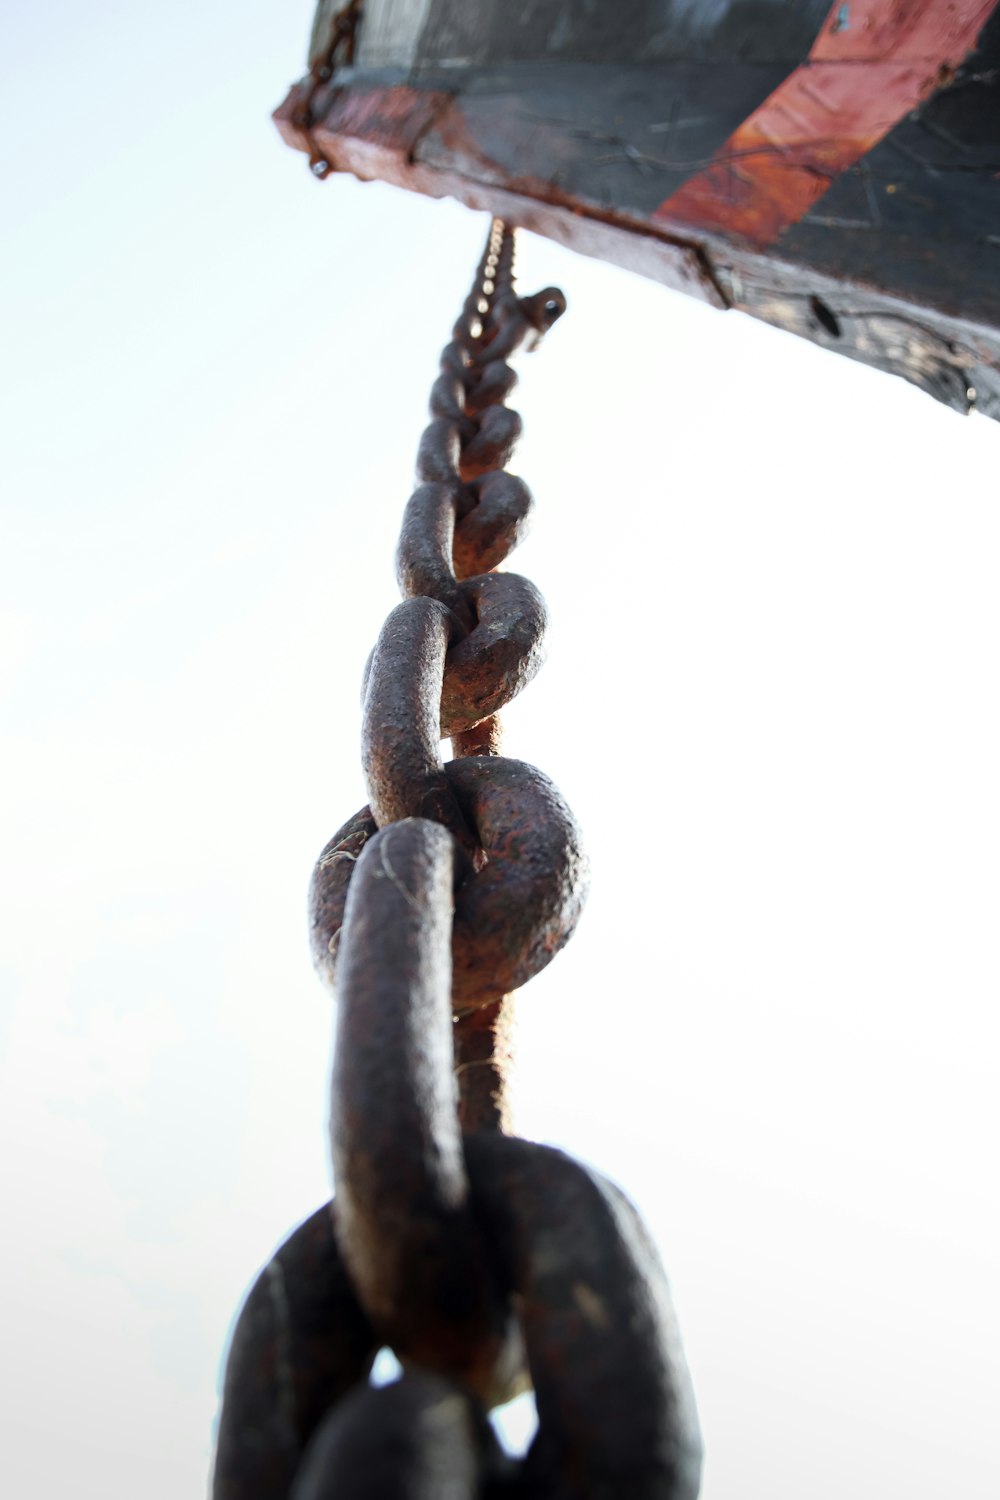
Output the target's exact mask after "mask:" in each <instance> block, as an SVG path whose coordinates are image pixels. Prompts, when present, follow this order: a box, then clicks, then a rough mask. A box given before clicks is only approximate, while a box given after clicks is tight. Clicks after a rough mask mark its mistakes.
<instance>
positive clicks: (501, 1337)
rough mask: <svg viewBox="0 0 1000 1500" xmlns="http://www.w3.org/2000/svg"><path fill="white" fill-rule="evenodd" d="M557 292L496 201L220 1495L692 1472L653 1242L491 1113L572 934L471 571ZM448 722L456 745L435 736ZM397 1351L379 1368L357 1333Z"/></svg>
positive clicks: (498, 545) (498, 581)
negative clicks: (533, 1427) (508, 746)
mask: <svg viewBox="0 0 1000 1500" xmlns="http://www.w3.org/2000/svg"><path fill="white" fill-rule="evenodd" d="M564 309H565V299H564V298H563V295H562V293H561V292H559V291H557V290H556V289H555V288H551V287H550V288H546V289H545V290H544V291H542V292H539V293H538V294H537V295H535V296H533V297H519V296H518V295H517V293H516V291H515V287H514V232H513V230H512V229H510V228H508V227H507V226H505V225H504V224H502V223H501V222H500V221H494V223H493V225H492V227H491V230H490V235H489V239H488V241H487V245H486V249H485V251H484V253H483V257H482V259H481V261H480V263H479V267H478V269H477V272H476V277H475V281H474V283H473V286H472V290H471V291H470V294H469V296H468V298H467V299H466V302H465V304H464V306H463V309H462V312H461V315H460V317H459V319H458V321H457V322H456V324H455V326H454V329H453V331H452V337H451V340H450V342H449V343H448V344H447V346H446V347H445V349H444V351H443V354H442V356H441V373H440V374H439V376H438V378H437V379H436V380H435V382H434V385H433V388H432V391H431V401H430V409H431V420H430V423H429V425H428V426H427V428H426V429H425V431H424V434H423V437H422V439H421V442H420V449H419V454H418V460H417V478H418V481H419V484H418V488H417V489H416V491H415V492H414V494H413V495H412V496H411V498H410V500H409V503H408V504H407V507H406V512H405V515H404V519H403V525H402V530H401V534H400V539H399V546H398V550H397V576H398V580H399V584H400V589H401V592H402V594H403V602H402V603H401V604H399V605H397V606H396V608H395V609H393V610H392V612H391V613H390V614H389V616H388V618H387V620H386V621H385V624H384V625H383V628H382V630H381V633H380V635H379V638H378V641H377V643H376V645H375V648H374V650H373V652H372V654H371V656H370V658H369V661H368V664H367V667H366V669H365V674H364V689H363V707H362V725H363V727H362V762H363V767H364V773H365V779H366V783H367V787H368V794H369V805H368V806H367V807H365V808H363V809H362V810H361V811H360V812H359V813H356V814H355V815H354V816H353V817H352V818H351V819H349V820H348V822H347V823H345V824H344V825H343V827H342V828H341V829H340V830H339V831H338V832H337V833H336V834H335V835H334V837H333V838H332V839H331V840H330V842H329V843H328V844H327V845H326V847H325V849H324V850H323V851H322V853H321V855H320V858H319V860H318V862H317V865H316V868H315V871H314V874H313V881H312V887H311V892H310V901H311V920H312V941H313V952H314V957H315V960H316V964H317V967H318V970H319V972H320V974H321V975H322V976H323V977H324V979H325V980H326V981H327V982H328V983H329V984H330V985H331V987H332V988H333V990H334V992H335V995H336V999H337V1010H338V1021H337V1037H336V1049H335V1064H334V1075H333V1086H332V1106H331V1141H332V1152H333V1162H334V1171H335V1178H336V1184H337V1196H336V1199H335V1201H334V1202H333V1203H331V1204H329V1205H327V1207H326V1208H324V1209H322V1210H320V1211H319V1212H318V1213H316V1214H314V1215H313V1216H312V1217H311V1218H310V1219H308V1220H306V1222H305V1223H304V1224H302V1225H300V1226H299V1228H298V1229H296V1230H295V1231H294V1233H293V1234H292V1235H291V1236H290V1237H289V1238H288V1239H287V1240H286V1241H285V1243H284V1244H283V1245H282V1246H281V1248H280V1249H279V1250H278V1251H277V1253H276V1254H275V1255H274V1256H273V1258H272V1259H271V1261H270V1262H269V1263H268V1264H267V1266H266V1267H265V1269H264V1271H263V1272H262V1273H261V1275H260V1277H259V1278H258V1280H257V1282H256V1283H255V1285H254V1287H253V1288H252V1289H251V1291H250V1294H249V1296H248V1298H247V1301H246V1303H245V1305H244V1308H243V1310H242V1312H241V1314H240V1317H239V1319H238V1320H237V1323H236V1327H235V1331H234V1334H233V1338H232V1345H231V1348H230V1352H229V1359H228V1364H227V1370H226V1376H225V1384H224V1392H223V1404H222V1412H221V1418H220V1425H219V1436H218V1449H217V1455H216V1466H215V1479H214V1497H215V1500H334V1497H336V1500H394V1497H405V1500H446V1497H447V1500H465V1497H469V1500H471V1497H474V1496H485V1497H500V1496H508V1495H509V1496H511V1497H514V1500H517V1497H527V1500H532V1497H554V1500H611V1497H612V1496H614V1497H630V1500H693V1497H694V1496H696V1494H697V1491H698V1485H699V1476H700V1466H701V1445H700V1438H699V1432H698V1423H697V1416H696V1413H695V1408H694V1401H693V1397H692V1394H691V1389H690V1384H689V1380H688V1375H687V1369H686V1365H685V1362H684V1357H683V1353H682V1350H681V1346H680V1342H679V1338H678V1335H677V1329H676V1322H675V1319H674V1315H673V1312H672V1308H671V1304H670V1299H669V1294H668V1291H667V1287H666V1283H665V1280H664V1277H663V1273H662V1271H661V1269H660V1266H659V1262H658V1259H657V1256H656V1252H655V1250H654V1248H653V1247H652V1245H651V1243H650V1241H649V1239H648V1237H647V1236H646V1234H645V1231H644V1230H643V1227H642V1225H641V1223H640V1221H639V1219H638V1216H637V1215H636V1213H635V1211H634V1209H633V1208H632V1207H631V1205H630V1204H629V1203H628V1202H627V1200H626V1199H625V1198H624V1197H623V1196H622V1195H621V1193H620V1192H619V1191H618V1190H617V1188H615V1187H614V1186H613V1185H612V1184H610V1183H608V1182H607V1181H605V1180H603V1179H602V1178H600V1177H598V1176H597V1175H596V1174H595V1173H593V1172H591V1171H589V1170H587V1169H585V1168H584V1167H582V1166H581V1165H579V1164H578V1163H577V1162H574V1161H573V1160H572V1159H571V1158H569V1157H568V1156H565V1155H564V1154H562V1153H561V1152H559V1151H555V1150H552V1149H550V1148H547V1147H544V1146H539V1145H533V1144H530V1143H529V1142H527V1141H523V1140H518V1139H517V1138H515V1137H513V1136H511V1135H509V1134H507V1133H506V1130H507V1126H508V1121H507V1113H506V1105H505V1099H504V1084H505V1079H506V1066H507V1034H508V1028H509V1022H510V1006H511V991H513V990H514V989H516V988H517V987H518V986H520V985H522V984H524V983H525V982H526V981H527V980H528V979H530V978H531V977H532V976H533V975H534V974H536V973H538V972H539V970H540V969H542V968H543V967H544V966H545V965H546V964H547V963H548V962H549V960H550V959H551V958H552V957H553V955H554V954H555V953H556V952H557V951H558V950H559V949H560V948H561V947H562V945H563V944H564V943H565V942H566V941H567V939H568V938H569V937H570V935H571V934H572V932H573V929H574V927H575V925H576V921H577V918H578V916H579V913H580V909H581V906H582V903H583V898H584V894H585V887H586V882H587V866H586V860H585V856H584V855H583V852H582V850H581V845H580V839H579V834H578V831H577V828H576V824H575V822H574V820H573V817H572V814H571V813H570V811H569V809H568V808H567V806H566V804H565V803H564V801H563V800H562V798H561V796H560V794H559V792H558V791H557V790H556V788H555V787H554V786H553V784H552V782H551V781H549V779H548V778H547V777H546V776H544V775H543V774H542V773H541V772H540V771H538V770H536V769H535V768H534V767H532V766H529V765H526V764H524V763H523V762H521V761H516V760H511V759H508V758H506V757H504V756H502V755H501V753H500V750H501V744H500V739H501V735H500V725H499V720H498V717H497V714H498V711H499V710H500V709H501V708H502V707H503V705H504V704H505V703H507V702H509V701H510V700H511V698H513V696H514V695H515V694H516V693H517V692H519V691H520V689H521V688H522V687H523V686H524V685H525V684H526V683H527V682H529V681H530V680H531V678H532V677H533V676H534V674H535V672H536V670H537V668H538V666H539V663H540V661H541V653H542V646H543V637H544V633H545V625H546V617H545V605H544V601H543V600H542V597H541V595H540V594H539V593H538V591H537V590H536V589H535V587H534V586H533V585H532V584H531V583H529V582H528V580H527V579H525V578H521V577H519V576H518V575H517V574H513V573H504V572H497V571H496V569H497V568H498V566H499V564H500V563H502V562H503V561H504V559H505V558H506V557H507V555H508V553H509V552H510V551H511V550H512V549H513V548H514V547H515V546H516V545H517V543H518V542H519V540H520V539H521V537H522V536H523V535H524V532H525V529H526V527H527V524H528V520H529V515H530V511H531V508H532V498H531V495H530V493H529V491H528V489H527V487H526V485H525V484H524V483H523V482H522V481H521V480H520V479H518V478H516V477H515V476H514V475H512V474H509V473H508V472H507V471H506V465H507V463H508V461H509V459H510V456H511V453H512V451H513V448H514V445H515V443H516V441H517V437H518V434H519V432H520V428H521V422H520V417H519V416H518V415H517V413H516V412H514V411H513V410H511V409H510V408H509V407H508V406H507V404H506V398H507V396H508V395H509V394H510V392H511V390H512V388H513V386H514V382H515V379H516V377H515V375H514V372H513V370H512V369H511V367H510V365H509V363H508V357H509V356H510V355H512V354H513V353H515V352H516V350H517V349H518V348H519V347H520V346H522V345H524V344H525V343H526V342H531V341H535V340H537V339H538V338H539V337H540V336H541V335H542V334H543V333H544V332H545V331H546V330H547V329H548V328H549V327H550V326H551V325H552V324H553V323H554V322H555V321H556V320H557V318H558V317H560V316H561V314H562V313H563V311H564ZM444 737H450V738H451V742H452V748H453V750H454V756H455V758H454V759H453V760H451V761H449V762H447V763H445V762H444V761H443V760H442V758H441V753H440V743H441V740H442V738H444ZM383 1345H387V1346H389V1347H391V1348H392V1349H393V1350H394V1351H395V1353H396V1354H397V1355H398V1357H399V1359H400V1360H401V1362H402V1365H403V1370H404V1373H403V1376H402V1378H401V1379H400V1380H399V1381H397V1382H396V1383H394V1384H392V1385H389V1386H385V1387H381V1388H375V1387H373V1386H371V1385H370V1384H369V1381H368V1376H369V1372H370V1369H371V1365H372V1361H373V1359H374V1356H375V1354H376V1352H377V1350H378V1349H379V1348H380V1347H381V1346H383ZM529 1385H530V1387H532V1388H533V1389H534V1392H535V1397H536V1403H537V1408H538V1422H539V1426H538V1432H537V1434H536V1437H535V1439H534V1441H533V1443H532V1445H531V1448H530V1450H529V1452H528V1454H527V1456H526V1458H525V1459H524V1460H523V1461H520V1462H515V1461H514V1460H512V1459H510V1458H508V1457H506V1456H505V1455H504V1454H503V1453H502V1452H501V1450H500V1448H499V1445H498V1443H497V1442H496V1439H495V1438H494V1436H493V1433H492V1429H491V1427H490V1424H489V1422H488V1421H487V1419H486V1413H487V1411H488V1410H489V1408H490V1407H491V1406H494V1405H496V1404H498V1403H500V1402H502V1401H505V1400H507V1399H509V1398H510V1397H511V1396H512V1395H514V1394H516V1393H517V1392H518V1391H520V1390H523V1389H526V1388H527V1387H528V1386H529Z"/></svg>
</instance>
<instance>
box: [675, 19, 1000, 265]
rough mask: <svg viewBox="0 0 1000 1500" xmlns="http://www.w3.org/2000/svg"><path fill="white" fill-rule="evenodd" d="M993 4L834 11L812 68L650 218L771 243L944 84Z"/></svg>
mask: <svg viewBox="0 0 1000 1500" xmlns="http://www.w3.org/2000/svg"><path fill="white" fill-rule="evenodd" d="M996 5H997V0H979V3H976V0H970V3H968V4H964V5H963V4H956V3H952V0H864V3H861V0H847V3H836V4H834V6H833V7H832V9H831V10H830V13H829V15H828V16H827V18H826V20H825V21H824V23H823V27H822V30H821V31H820V33H819V36H818V37H817V38H816V42H815V44H814V46H813V48H812V51H811V52H810V54H809V58H808V60H807V61H806V62H805V63H803V64H802V66H801V67H799V68H796V69H795V71H794V72H793V73H790V74H789V76H788V77H787V78H786V79H785V81H784V83H782V84H780V85H779V86H778V88H776V89H775V91H774V93H773V94H771V96H770V97H769V98H768V99H766V100H765V101H764V103H763V104H762V105H761V106H760V108H759V109H757V110H755V111H754V113H753V114H752V115H750V116H749V117H748V118H747V119H746V120H744V122H743V124H742V125H741V126H740V127H739V129H738V130H736V131H735V132H734V134H733V135H731V136H730V137H729V140H728V141H727V142H726V144H725V145H724V146H723V147H722V148H721V149H720V150H719V152H718V153H717V155H716V158H715V160H714V161H713V162H712V164H711V165H710V166H709V167H707V168H706V169H705V170H704V171H703V172H699V173H698V174H697V176H695V177H692V178H691V179H690V180H689V181H688V182H686V183H685V184H684V186H683V187H681V188H679V189H678V190H677V192H676V193H673V194H672V195H671V196H670V197H669V198H668V199H667V200H666V202H665V203H661V205H660V207H659V208H658V209H656V211H655V213H654V214H653V218H654V219H655V220H659V221H661V222H663V223H665V224H671V225H678V226H682V225H683V226H687V227H695V228H698V229H700V230H706V231H709V232H710V231H712V230H719V231H721V232H722V233H725V234H734V235H740V236H742V237H743V238H744V239H747V240H750V241H752V242H753V243H754V244H756V245H761V246H763V245H769V244H771V243H772V242H773V241H774V240H775V239H777V237H778V235H779V234H780V233H781V231H782V230H783V229H787V228H788V226H789V225H791V224H796V223H798V221H799V220H800V219H801V218H802V217H803V215H804V214H806V213H808V211H809V209H811V208H812V207H813V205H814V204H815V203H816V202H817V201H818V200H819V199H820V198H822V196H823V194H824V193H825V192H826V191H827V189H828V188H829V187H830V186H831V185H832V183H833V182H835V181H836V179H837V178H838V177H839V176H840V174H841V173H842V172H843V171H845V169H846V168H848V167H851V166H853V165H854V163H855V162H856V161H858V160H860V158H861V157H862V156H864V155H865V154H866V153H867V152H868V151H870V150H871V149H872V147H873V146H875V145H877V144H878V142H879V141H880V140H882V138H883V137H884V136H885V135H887V134H888V133H889V131H890V130H891V129H892V128H893V126H894V125H896V124H898V123H899V121H900V120H901V119H903V118H904V117H905V116H906V115H908V114H909V113H910V111H911V110H912V109H914V108H915V107H916V105H917V104H919V103H920V101H921V100H922V99H926V98H928V97H929V96H930V95H931V94H933V93H934V92H935V91H936V90H937V89H938V88H940V87H941V86H942V85H943V84H946V83H947V82H948V81H949V77H950V74H951V73H952V72H953V71H954V70H955V69H956V68H957V67H958V66H959V65H960V64H961V63H962V62H963V61H964V59H965V58H966V57H967V56H968V54H969V53H970V52H971V51H972V50H973V48H974V47H975V45H976V41H977V39H978V36H979V33H980V31H981V30H982V28H983V26H984V25H985V23H986V21H987V20H988V18H989V16H990V15H991V13H992V12H993V11H994V10H995V9H996Z"/></svg>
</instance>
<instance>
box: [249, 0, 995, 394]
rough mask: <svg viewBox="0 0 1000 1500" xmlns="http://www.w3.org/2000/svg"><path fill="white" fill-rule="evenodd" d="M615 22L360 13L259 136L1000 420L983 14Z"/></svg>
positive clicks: (434, 1)
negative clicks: (329, 75) (476, 214)
mask: <svg viewBox="0 0 1000 1500" xmlns="http://www.w3.org/2000/svg"><path fill="white" fill-rule="evenodd" d="M610 9H613V11H614V19H615V26H614V28H613V32H614V34H613V37H612V36H611V34H610V33H609V31H608V14H609V8H608V7H601V6H597V7H589V6H588V7H584V6H582V5H572V4H570V5H563V4H554V3H551V0H535V3H534V4H533V5H521V6H519V7H518V13H519V16H521V19H522V22H523V24H521V25H518V26H517V27H512V26H511V25H510V24H509V19H508V20H506V21H505V17H507V18H509V15H510V10H509V7H506V8H505V7H504V6H503V5H501V4H500V3H499V0H484V3H481V4H479V5H478V6H476V7H469V6H468V5H460V4H458V3H457V0H366V3H365V5H364V7H363V10H362V15H361V24H360V27H359V31H358V51H357V56H356V66H355V67H353V68H351V69H346V70H342V71H340V72H338V73H337V74H336V75H335V76H334V78H333V79H332V81H331V82H330V83H328V84H326V85H325V86H324V87H323V88H321V89H320V90H318V91H317V90H315V87H314V86H313V87H312V97H311V108H310V112H309V113H310V120H309V122H303V120H302V105H303V100H304V99H305V98H306V97H307V93H308V92H309V86H308V85H307V84H302V85H297V86H296V87H295V88H293V90H292V92H291V93H290V94H289V96H288V98H287V99H286V100H285V102H284V104H283V105H282V106H281V107H280V108H279V109H278V110H277V112H276V115H275V119H276V122H277V124H278V127H279V129H280V130H281V132H282V134H283V135H284V137H285V139H286V140H287V141H288V142H289V144H291V145H293V146H296V147H297V148H298V149H300V150H305V151H308V152H310V153H311V154H316V153H319V154H321V155H322V156H323V157H324V158H325V159H326V160H327V161H328V162H329V163H330V166H331V167H332V168H333V169H335V170H339V171H349V172H353V173H354V174H355V175H356V176H358V177H361V178H365V179H370V178H379V179H381V180H383V181H387V182H391V183H395V184H397V185H398V186H401V187H404V188H407V189H409V190H412V191H416V192H421V193H425V194H429V195H431V196H436V197H443V196H452V197H455V198H457V199H459V200H460V201H462V202H465V203H467V204H469V206H470V207H474V208H477V209H486V210H488V211H490V212H493V213H495V214H499V215H501V216H503V217H505V218H507V219H509V220H510V221H512V222H514V223H518V224H522V225H524V226H525V227H527V228H529V229H532V230H534V231H536V232H538V233H541V234H545V235H547V236H549V237H550V238H553V239H556V240H558V241H560V242H561V243H563V244H565V245H568V246H570V247H571V248H573V249H576V250H579V251H581V252H582V253H584V254H587V255H594V256H598V257H600V258H602V259H607V260H611V261H614V262H616V263H618V264H620V265H623V266H626V267H628V268H629V269H631V270H634V271H637V272H639V273H641V274H643V275H646V276H649V277H652V278H653V279H656V280H659V281H662V282H664V283H665V284H667V285H668V286H672V287H674V288H677V289H679V290H682V291H684V292H686V293H688V294H689V295H693V296H697V297H699V298H701V299H702V300H704V301H707V302H709V303H710V304H712V305H714V306H716V307H720V308H724V307H738V308H740V309H742V310H743V311H745V312H748V313H751V314H752V315H754V316H756V317H760V318H762V319H764V320H765V321H767V322H770V323H774V324H776V325H777V326H779V327H782V328H785V329H788V330H790V331H791V332H794V333H796V334H799V335H800V336H802V337H805V338H809V339H811V340H813V341H814V342H817V343H820V344H823V345H824V346H826V347H828V348H832V349H835V350H836V351H837V352H839V353H842V354H846V355H848V356H850V357H852V358H855V359H859V360H862V361H864V362H865V363H867V364H871V365H874V366H876V367H877V368H879V369H883V370H887V371H890V372H892V373H895V374H898V375H902V376H904V377H905V378H906V379H908V380H911V381H912V382H913V383H915V384H916V385H919V386H920V387H921V388H923V389H924V390H926V391H928V392H929V393H930V394H931V395H933V396H935V397H936V398H937V399H938V400H941V401H944V402H945V403H946V404H948V405H949V406H952V407H954V408H956V409H958V410H962V411H967V410H969V409H971V408H972V407H973V406H975V407H976V408H977V409H979V410H982V411H984V412H986V413H988V414H989V415H991V416H994V417H1000V274H998V273H1000V13H998V11H997V8H996V0H968V3H966V4H964V5H962V4H954V3H952V0H893V3H891V4H890V3H889V0H848V3H846V4H838V5H834V6H833V8H832V9H831V8H830V7H829V6H828V5H827V4H826V3H815V0H808V3H801V4H797V5H796V4H793V5H791V6H789V5H787V4H786V3H784V0H782V3H781V4H780V5H777V4H776V3H775V0H714V3H713V4H710V5H705V6H698V7H694V8H692V7H691V6H690V5H689V4H686V3H681V0H619V3H618V4H616V5H615V6H614V7H612V8H610ZM334 10H335V8H334V7H327V9H326V11H325V12H324V11H323V8H322V7H321V13H320V15H319V16H318V19H317V27H316V31H315V34H314V44H313V51H314V55H315V56H316V57H318V56H320V55H321V53H322V50H323V39H324V25H325V24H326V21H328V19H329V15H331V14H333V13H334ZM324 16H325V17H326V20H324ZM470 16H471V17H473V19H474V23H475V24H473V22H472V21H470ZM824 123H825V124H826V125H827V126H828V127H829V128H828V129H827V130H826V132H825V133H824V129H823V127H824Z"/></svg>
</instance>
